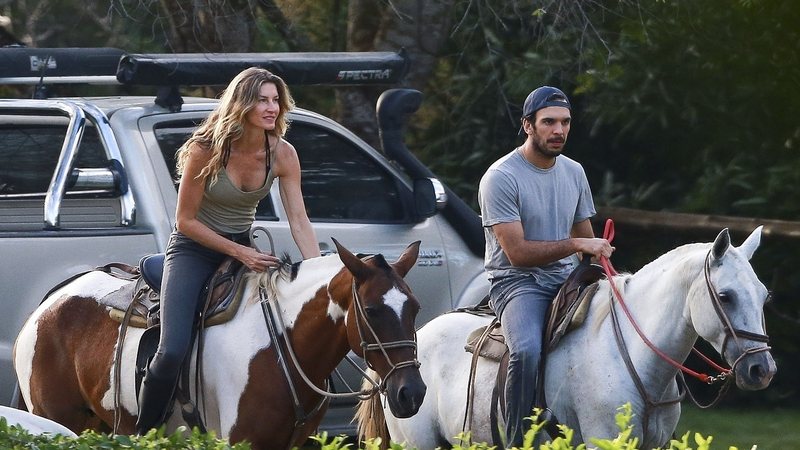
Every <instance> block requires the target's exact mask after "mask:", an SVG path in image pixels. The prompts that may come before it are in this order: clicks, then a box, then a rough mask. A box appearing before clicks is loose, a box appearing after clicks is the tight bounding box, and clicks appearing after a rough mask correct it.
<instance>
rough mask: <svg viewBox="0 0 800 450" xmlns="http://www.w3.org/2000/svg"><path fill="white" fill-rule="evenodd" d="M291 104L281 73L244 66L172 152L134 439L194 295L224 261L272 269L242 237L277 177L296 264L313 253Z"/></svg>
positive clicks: (172, 371)
mask: <svg viewBox="0 0 800 450" xmlns="http://www.w3.org/2000/svg"><path fill="white" fill-rule="evenodd" d="M293 105H294V102H293V100H292V97H291V94H290V93H289V89H288V87H287V86H286V83H284V81H283V80H282V79H281V78H280V77H278V76H276V75H274V74H272V73H270V72H269V71H267V70H265V69H260V68H256V67H252V68H249V69H246V70H244V71H243V72H241V73H240V74H239V75H237V76H236V77H235V78H234V79H233V80H232V81H231V82H230V84H229V85H228V87H227V89H226V90H225V92H224V94H223V95H222V99H221V101H220V103H219V106H217V108H216V110H214V111H213V112H212V113H211V114H210V115H209V116H208V117H207V118H206V120H205V121H204V122H203V124H201V125H200V127H199V128H198V129H197V130H196V131H195V132H194V134H192V136H191V137H190V138H189V140H188V141H187V142H186V143H185V144H184V145H183V146H182V147H181V148H180V149H179V150H178V153H177V160H178V163H177V169H178V173H179V174H180V175H181V183H180V187H179V189H178V206H177V210H176V214H175V216H176V226H175V230H174V231H173V233H172V235H171V236H170V240H169V244H168V246H167V252H166V259H165V265H164V278H163V285H162V289H161V338H160V342H159V346H158V350H157V351H156V354H155V356H154V357H153V360H152V361H151V362H150V364H149V366H148V367H147V373H146V375H145V377H144V381H143V382H142V388H141V391H140V394H139V419H138V421H137V422H136V432H137V433H139V434H142V433H145V432H147V430H149V429H150V428H153V427H158V426H159V425H161V424H162V423H163V421H164V418H165V414H166V413H167V405H168V404H169V403H170V401H171V399H172V395H173V392H174V390H175V386H176V384H177V380H178V374H179V372H180V369H181V366H182V364H183V361H184V359H185V357H186V354H187V352H188V351H189V347H190V345H191V342H192V339H191V336H192V335H191V333H192V324H193V321H194V319H195V317H196V316H197V313H198V310H199V308H201V307H202V304H201V300H202V298H201V297H202V296H201V295H200V293H201V289H202V288H203V284H204V282H205V281H206V280H207V279H208V278H209V276H210V275H211V274H212V273H213V272H214V271H215V270H216V269H217V267H219V265H220V263H221V262H222V260H223V259H224V258H225V257H227V256H232V257H234V258H236V259H237V260H239V261H240V262H241V263H242V264H244V265H245V266H247V267H248V268H249V269H251V270H254V271H256V272H263V271H265V270H266V269H268V268H271V267H276V266H277V265H278V264H279V260H278V258H276V257H275V255H270V254H265V253H261V252H259V251H257V250H256V249H254V248H252V247H250V245H249V236H248V232H249V230H250V227H251V225H252V224H253V221H254V219H255V212H256V206H257V205H258V203H259V201H261V199H263V198H264V197H265V196H266V195H267V194H268V193H269V190H270V187H271V186H272V182H273V180H274V179H275V178H276V177H277V178H280V188H281V199H282V201H283V205H284V208H285V209H286V212H287V214H288V217H289V225H290V227H291V230H292V236H293V237H294V241H295V243H296V244H297V246H298V247H299V248H300V252H301V253H302V255H303V258H306V259H307V258H312V257H315V256H319V255H320V251H319V246H318V244H317V239H316V236H315V235H314V230H313V229H312V228H311V223H310V221H309V219H308V216H307V215H306V210H305V206H304V204H303V196H302V194H301V191H300V163H299V160H298V157H297V152H296V151H295V149H294V147H293V146H292V145H291V144H290V143H288V142H287V141H286V140H284V139H283V136H284V134H285V133H286V130H287V128H288V123H287V121H286V115H287V113H288V112H289V110H290V109H291V108H292V107H293Z"/></svg>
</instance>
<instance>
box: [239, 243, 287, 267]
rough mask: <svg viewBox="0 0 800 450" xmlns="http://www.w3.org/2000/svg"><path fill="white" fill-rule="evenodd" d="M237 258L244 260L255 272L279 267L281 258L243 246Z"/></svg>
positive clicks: (243, 262)
mask: <svg viewBox="0 0 800 450" xmlns="http://www.w3.org/2000/svg"><path fill="white" fill-rule="evenodd" d="M236 259H238V260H239V261H241V262H242V264H244V265H245V266H247V268H248V269H250V270H252V271H254V272H264V271H266V270H267V269H269V268H272V267H278V266H279V265H280V262H281V261H280V259H279V258H278V257H276V256H273V255H270V254H269V253H261V252H259V251H258V250H256V249H254V248H252V247H246V246H244V245H243V246H242V248H241V251H240V252H239V253H238V254H237V255H236Z"/></svg>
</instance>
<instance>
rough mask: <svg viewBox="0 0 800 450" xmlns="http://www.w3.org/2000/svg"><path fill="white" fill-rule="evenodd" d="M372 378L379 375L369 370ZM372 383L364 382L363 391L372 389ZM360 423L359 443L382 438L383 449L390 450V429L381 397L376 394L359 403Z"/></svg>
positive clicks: (357, 412) (357, 416) (357, 415)
mask: <svg viewBox="0 0 800 450" xmlns="http://www.w3.org/2000/svg"><path fill="white" fill-rule="evenodd" d="M367 375H369V376H370V378H372V379H375V378H377V376H378V375H377V374H376V373H375V372H374V371H372V370H367ZM372 387H373V385H372V383H371V382H370V381H368V380H364V382H363V383H362V384H361V388H362V389H364V390H365V389H371V388H372ZM354 420H356V421H357V423H358V428H357V429H358V441H359V442H364V441H365V440H367V439H375V438H380V440H381V441H380V446H379V448H381V449H387V448H389V428H387V426H386V417H385V416H384V415H383V406H381V396H380V394H378V393H376V394H375V395H372V396H370V397H369V398H366V399H362V400H361V401H359V402H358V409H357V410H356V415H355V419H354Z"/></svg>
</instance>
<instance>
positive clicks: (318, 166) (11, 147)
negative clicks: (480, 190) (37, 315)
mask: <svg viewBox="0 0 800 450" xmlns="http://www.w3.org/2000/svg"><path fill="white" fill-rule="evenodd" d="M407 63H408V61H407V59H406V58H405V57H404V56H403V55H402V53H368V54H354V53H339V54H333V55H331V54H324V53H322V54H297V53H293V54H247V55H242V54H239V55H228V56H226V55H213V56H209V55H199V56H198V55H128V54H125V53H124V52H122V51H121V50H117V49H27V48H3V49H0V89H2V85H8V84H26V85H31V86H32V87H34V89H35V90H34V92H35V93H34V97H36V98H37V99H0V308H1V310H2V314H0V403H2V404H4V405H11V404H13V403H15V402H16V400H17V399H16V397H15V395H16V391H17V389H16V379H15V376H14V371H13V367H12V357H11V352H12V347H13V344H14V340H15V338H16V335H17V333H18V331H19V329H20V327H21V326H22V324H23V322H24V321H25V319H26V318H27V316H28V315H29V314H30V313H31V312H32V311H33V310H34V309H35V308H36V306H37V305H38V304H39V302H40V301H41V300H42V298H43V297H44V295H45V293H46V292H47V291H48V290H50V289H51V288H52V287H53V286H55V285H56V284H57V283H59V282H60V281H62V280H64V279H66V278H68V277H70V276H72V275H74V274H76V273H78V272H81V271H85V270H89V269H91V268H94V267H95V266H98V265H102V264H105V263H108V262H112V261H119V262H125V263H128V264H134V265H135V264H137V263H138V261H139V259H140V258H141V257H142V256H144V255H146V254H149V253H156V252H162V251H164V249H165V246H166V243H167V238H168V236H169V233H170V231H171V230H172V228H173V226H174V224H175V218H174V212H175V204H176V199H177V191H176V182H175V180H176V177H175V160H174V155H175V151H176V150H177V148H178V147H179V146H180V145H181V144H182V143H183V142H184V141H185V139H186V138H187V137H188V136H189V134H190V133H191V132H192V130H193V129H194V128H195V127H196V126H197V125H198V123H199V122H200V121H201V120H203V118H204V117H205V116H206V115H207V114H208V113H209V112H210V111H211V110H212V109H213V108H214V107H215V105H216V100H214V99H208V98H188V97H181V96H180V90H179V88H178V86H188V85H191V86H196V85H202V84H226V83H227V81H228V80H229V79H230V78H232V76H233V74H235V73H236V72H238V71H239V70H241V69H242V68H244V67H247V66H249V65H260V66H262V67H266V68H269V69H270V70H273V71H274V72H276V73H278V74H279V75H282V76H283V77H284V78H285V79H286V80H287V82H288V83H289V85H290V86H292V85H297V84H303V83H305V84H321V83H326V84H363V83H383V84H385V83H387V82H388V83H392V82H396V81H397V79H399V78H398V76H402V72H403V71H404V68H405V67H406V65H407ZM243 64H246V65H245V66H243ZM59 83H89V84H92V83H123V84H129V85H137V86H138V85H150V86H153V88H152V89H153V91H154V92H155V91H158V95H156V96H154V97H153V96H150V97H138V96H137V97H134V96H114V97H104V98H100V97H96V98H95V97H93V98H86V97H85V98H47V95H46V90H47V86H48V84H59ZM162 85H163V86H162ZM0 92H2V91H1V90H0ZM420 102H421V94H420V93H419V92H418V91H413V90H408V89H393V90H389V91H387V92H385V93H384V94H383V95H382V96H381V98H380V100H379V101H378V122H379V126H380V129H381V135H380V137H381V141H382V145H383V151H382V152H381V151H378V150H376V149H374V148H372V147H371V146H369V145H368V144H366V143H365V142H364V141H363V140H361V139H359V138H358V137H357V136H355V135H354V134H353V133H351V132H350V131H348V130H347V129H345V128H344V127H342V126H341V125H339V124H337V123H336V122H334V121H333V120H331V119H329V118H327V117H324V116H322V115H319V114H316V113H313V112H311V111H306V110H304V109H300V108H298V109H296V110H295V111H293V113H292V114H291V116H290V118H291V127H290V130H289V133H288V136H287V139H288V140H289V141H290V142H292V144H294V146H295V147H296V148H297V151H298V154H299V157H300V161H301V167H302V189H303V194H304V197H305V204H306V208H307V210H308V215H309V217H310V218H311V221H312V223H313V225H314V228H315V230H316V234H317V236H318V237H319V238H320V242H319V245H320V248H321V249H322V251H323V252H331V251H332V249H334V248H335V247H334V246H333V243H332V241H331V240H330V238H331V237H334V238H336V239H337V240H339V241H340V242H342V243H343V244H345V245H346V246H347V247H348V248H350V249H351V250H353V251H356V252H362V253H382V254H383V255H385V256H386V258H387V259H389V260H392V259H394V258H396V257H397V256H399V255H400V253H401V251H402V250H403V249H404V248H405V246H406V245H407V244H408V243H409V242H412V241H415V240H421V241H422V246H421V248H420V257H419V260H418V262H417V267H416V268H415V269H414V270H412V271H411V272H410V274H409V276H408V278H407V280H408V281H409V284H410V286H411V287H412V289H413V290H414V292H415V293H416V295H417V296H418V297H419V299H420V301H421V303H422V311H421V313H420V314H419V316H418V323H417V325H418V326H421V325H422V324H423V323H425V322H426V321H427V320H429V319H431V318H432V317H434V316H436V315H438V314H440V313H442V312H444V311H447V310H449V309H452V308H454V307H459V306H466V305H471V304H475V303H477V302H478V301H479V300H481V299H482V298H483V297H484V296H485V295H486V294H487V293H488V282H487V280H486V277H485V276H484V273H483V267H482V253H483V232H482V230H481V226H480V220H479V218H478V216H477V215H476V214H475V212H474V211H472V210H471V209H470V208H469V207H468V206H467V205H466V204H465V203H464V202H463V201H461V200H460V199H459V198H458V197H457V196H455V195H453V193H452V192H450V191H449V190H448V189H447V188H446V187H445V186H444V185H442V184H441V183H440V182H439V181H437V180H436V179H435V177H434V175H433V174H432V173H431V172H430V171H429V170H428V169H427V168H426V167H425V166H424V165H422V164H421V163H420V162H419V161H418V160H417V159H416V158H415V157H414V156H413V155H412V154H411V153H410V152H409V151H408V149H407V148H406V147H405V145H404V143H403V130H404V128H405V123H406V120H407V118H408V116H409V115H410V114H412V113H413V112H414V111H416V109H417V108H418V107H419V104H420ZM279 197H280V191H279V188H278V184H277V183H276V185H275V186H273V188H272V191H271V192H270V195H269V196H268V197H267V198H266V199H264V201H262V202H261V204H260V205H259V207H258V213H257V220H256V225H259V226H262V227H265V228H267V229H268V230H269V231H270V232H271V234H272V236H273V237H274V240H275V243H276V248H275V249H276V253H279V254H280V253H283V252H286V253H288V254H289V255H290V256H292V258H293V259H295V260H297V259H300V254H299V251H298V250H297V248H295V246H294V244H293V241H292V239H291V236H290V234H289V227H288V223H287V219H286V213H285V211H284V210H283V208H282V203H281V201H280V198H279ZM344 374H345V379H349V382H350V384H351V385H352V386H354V387H355V386H358V385H359V380H358V375H357V373H356V371H355V370H345V371H344ZM334 381H336V380H335V379H334ZM336 388H337V389H339V390H344V389H346V388H345V387H344V386H343V385H341V382H340V384H339V385H337V386H336ZM353 406H354V402H347V401H338V402H333V403H332V404H331V408H330V409H329V412H328V414H327V415H326V418H325V420H324V421H323V425H322V427H321V428H322V429H324V430H327V431H329V432H331V433H335V434H339V433H352V431H353V429H352V426H353V425H352V424H351V423H350V421H351V419H352V415H353Z"/></svg>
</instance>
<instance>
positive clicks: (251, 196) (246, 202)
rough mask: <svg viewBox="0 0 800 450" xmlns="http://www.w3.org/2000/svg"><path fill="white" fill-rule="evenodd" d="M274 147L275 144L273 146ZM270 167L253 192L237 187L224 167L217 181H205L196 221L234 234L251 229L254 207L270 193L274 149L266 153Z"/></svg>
mask: <svg viewBox="0 0 800 450" xmlns="http://www.w3.org/2000/svg"><path fill="white" fill-rule="evenodd" d="M276 147H277V146H276ZM269 153H270V154H269V159H270V161H269V166H268V168H269V170H268V171H267V178H266V179H265V180H264V185H263V186H261V187H260V188H258V189H256V190H255V191H248V192H245V191H243V190H241V189H239V188H238V187H236V186H235V185H234V184H233V182H232V181H231V179H230V178H228V172H227V170H226V169H225V167H223V168H222V169H220V171H219V175H218V176H217V181H216V182H215V183H213V184H212V183H211V180H210V179H209V181H207V182H206V188H205V193H204V194H203V200H202V201H201V202H200V209H199V210H198V211H197V220H199V221H200V222H202V223H203V224H205V225H206V226H207V227H209V228H211V229H212V230H214V231H215V232H216V233H219V234H237V233H243V232H246V231H248V230H250V227H251V226H252V225H253V221H254V220H255V218H256V206H258V202H260V201H261V199H263V198H264V197H266V196H267V194H268V193H269V190H270V188H271V187H272V182H273V181H274V180H275V174H274V173H273V170H272V169H273V167H275V161H274V159H275V156H274V155H275V153H276V152H275V151H270V152H269Z"/></svg>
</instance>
